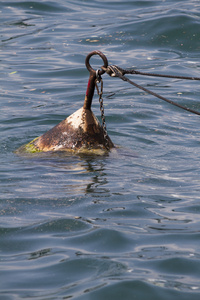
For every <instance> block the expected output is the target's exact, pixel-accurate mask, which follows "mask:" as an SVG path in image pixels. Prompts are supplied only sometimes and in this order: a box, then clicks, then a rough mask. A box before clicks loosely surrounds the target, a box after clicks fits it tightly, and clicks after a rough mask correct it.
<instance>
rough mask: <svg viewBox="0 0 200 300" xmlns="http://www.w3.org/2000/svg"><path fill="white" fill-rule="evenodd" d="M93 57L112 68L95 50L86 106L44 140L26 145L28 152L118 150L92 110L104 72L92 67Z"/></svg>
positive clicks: (51, 131)
mask: <svg viewBox="0 0 200 300" xmlns="http://www.w3.org/2000/svg"><path fill="white" fill-rule="evenodd" d="M93 55H99V56H100V57H101V58H102V60H103V62H104V65H103V67H104V68H107V66H108V61H107V58H106V56H105V55H104V54H103V53H101V52H100V51H97V50H96V51H92V52H91V53H89V54H88V56H87V57H86V60H85V64H86V67H87V69H88V71H89V72H90V76H89V80H88V86H87V90H86V94H85V100H84V104H83V107H82V108H80V109H79V110H77V111H76V112H74V113H73V114H72V115H70V116H69V117H67V118H66V119H65V120H63V121H61V122H60V123H59V124H57V125H56V126H55V127H53V128H52V129H50V130H49V131H47V132H45V133H44V134H43V135H41V136H40V137H37V138H35V139H34V140H32V141H31V142H29V143H28V144H26V145H24V146H22V147H23V149H24V150H25V151H26V152H29V153H33V152H48V151H72V152H79V153H81V152H83V153H84V152H87V153H88V152H89V151H91V152H94V153H95V150H103V151H109V150H110V149H111V148H113V147H114V144H113V143H112V141H111V139H110V137H109V136H108V135H107V132H105V129H104V128H103V126H102V125H101V124H100V122H99V121H98V119H97V118H96V116H95V115H94V114H93V112H92V110H91V105H92V99H93V95H94V90H95V83H96V80H98V78H97V76H101V75H102V74H103V73H104V71H103V70H98V71H96V70H94V69H93V68H92V67H91V65H90V63H89V59H90V58H91V56H93Z"/></svg>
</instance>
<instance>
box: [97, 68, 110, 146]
mask: <svg viewBox="0 0 200 300" xmlns="http://www.w3.org/2000/svg"><path fill="white" fill-rule="evenodd" d="M96 74H97V79H96V81H95V86H96V89H97V94H98V95H99V104H100V111H101V120H102V128H103V135H104V140H105V147H106V149H107V150H109V149H110V147H109V138H108V132H107V129H106V120H105V114H104V106H103V80H102V78H101V76H100V75H99V73H98V70H97V72H96ZM98 83H100V84H101V91H99V87H98Z"/></svg>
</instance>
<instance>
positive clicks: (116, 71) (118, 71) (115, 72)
mask: <svg viewBox="0 0 200 300" xmlns="http://www.w3.org/2000/svg"><path fill="white" fill-rule="evenodd" d="M102 69H103V70H104V71H105V72H106V73H107V74H108V75H110V76H111V77H119V78H120V79H122V80H123V81H127V82H129V83H130V84H132V85H134V86H135V87H137V88H139V89H141V90H143V91H145V92H147V93H149V94H151V95H153V96H155V97H157V98H159V99H161V100H164V101H166V102H168V103H170V104H172V105H175V106H177V107H179V108H182V109H184V110H186V111H188V112H191V113H193V114H196V115H199V116H200V112H198V111H196V110H194V109H190V108H188V107H185V106H182V105H180V104H178V103H176V102H174V101H172V100H169V99H167V98H165V97H163V96H160V95H159V94H157V93H155V92H152V91H150V90H149V89H147V88H145V87H143V86H141V85H139V84H137V83H135V82H133V81H132V80H130V79H129V78H127V77H126V76H124V74H139V75H147V76H157V77H168V78H178V79H187V80H200V78H199V77H188V76H174V75H162V74H154V73H144V72H139V71H135V70H133V69H132V70H124V69H122V68H120V67H118V66H115V65H112V66H108V67H107V68H104V67H102Z"/></svg>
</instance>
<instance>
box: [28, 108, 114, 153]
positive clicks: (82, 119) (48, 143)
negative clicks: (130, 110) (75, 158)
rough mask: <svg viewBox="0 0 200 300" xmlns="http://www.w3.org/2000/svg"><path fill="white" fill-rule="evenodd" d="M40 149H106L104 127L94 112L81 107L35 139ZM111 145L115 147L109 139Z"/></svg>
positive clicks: (35, 143) (35, 144)
mask: <svg viewBox="0 0 200 300" xmlns="http://www.w3.org/2000/svg"><path fill="white" fill-rule="evenodd" d="M33 144H34V146H35V147H36V149H38V151H44V152H46V151H59V150H67V149H69V150H70V149H71V150H78V149H81V148H83V149H84V148H87V149H98V148H100V149H106V148H105V139H104V134H103V128H102V126H101V125H100V123H99V121H98V119H97V118H96V117H95V115H94V114H93V112H92V111H91V110H89V109H85V108H81V109H79V110H78V111H76V112H75V113H73V114H72V115H71V116H69V117H68V118H66V119H65V120H63V121H62V122H60V123H59V124H58V125H56V126H55V127H53V128H52V129H50V130H49V131H47V132H46V133H44V134H43V135H42V136H40V137H39V138H38V139H36V140H35V141H33ZM109 147H110V148H112V147H114V145H113V143H112V141H111V140H110V139H109Z"/></svg>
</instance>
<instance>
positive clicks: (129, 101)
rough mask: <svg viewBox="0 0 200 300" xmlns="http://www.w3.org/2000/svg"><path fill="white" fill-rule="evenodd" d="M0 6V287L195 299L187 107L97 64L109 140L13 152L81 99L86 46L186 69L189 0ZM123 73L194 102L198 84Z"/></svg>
mask: <svg viewBox="0 0 200 300" xmlns="http://www.w3.org/2000/svg"><path fill="white" fill-rule="evenodd" d="M0 10H1V21H2V22H1V45H0V50H1V70H2V80H1V103H0V107H1V120H0V132H1V136H0V139H1V142H0V153H1V156H0V166H1V167H0V168H1V173H0V238H1V242H0V263H1V267H0V274H1V280H0V298H1V299H3V300H4V299H5V300H7V299H33V298H34V299H42V300H43V299H81V300H83V299H112V298H115V299H120V300H121V299H137V300H140V299H141V300H143V299H146V298H148V299H153V300H156V299H158V300H160V299H166V300H168V299H170V300H171V299H172V300H173V299H176V300H178V299H181V300H184V299H185V300H188V299H192V300H193V299H194V300H197V299H199V297H200V292H199V289H200V284H199V278H200V271H199V270H200V265H199V258H200V251H199V238H200V232H199V225H200V224H199V212H200V205H199V190H200V184H199V182H200V181H199V179H200V178H199V159H200V155H199V117H198V116H193V115H191V114H188V113H186V112H183V111H181V110H179V109H178V108H175V107H172V106H170V105H169V104H167V103H163V102H162V101H160V100H158V99H154V98H153V97H150V96H148V95H146V94H145V93H144V92H141V91H139V90H136V89H134V88H133V87H130V86H129V85H128V84H126V83H125V82H122V81H119V80H118V79H116V78H110V77H108V76H107V75H105V77H103V80H104V90H105V93H104V103H105V113H106V122H107V128H108V131H109V135H110V137H111V138H112V140H113V142H114V143H115V144H116V145H118V146H119V147H118V148H116V149H114V150H113V151H112V152H111V153H110V154H109V155H107V156H78V155H77V156H69V155H65V154H63V153H57V154H39V155H31V156H22V155H17V154H16V153H15V150H16V149H17V148H19V147H20V146H21V145H23V144H25V143H27V142H28V141H30V140H32V139H33V138H35V137H37V136H39V135H41V134H42V133H43V132H45V131H46V130H48V129H50V128H51V127H53V126H54V125H55V124H57V123H59V122H60V121H61V120H63V119H64V118H65V117H67V116H68V115H70V114H71V113H73V112H74V111H75V110H77V109H78V108H80V107H81V106H82V104H83V99H84V94H85V89H86V85H87V79H88V72H87V70H86V68H85V65H84V59H85V56H86V55H87V54H88V53H89V52H90V51H92V50H95V49H99V50H101V51H102V52H104V53H105V54H106V55H107V57H108V59H109V62H110V63H114V64H117V65H119V66H122V67H125V68H127V67H134V68H136V69H139V70H142V71H146V72H148V71H149V72H152V71H153V72H161V73H162V72H163V73H169V74H173V75H174V74H177V73H178V74H181V75H193V76H199V37H200V36H199V35H200V28H199V26H200V19H199V18H200V13H199V4H198V2H197V1H190V3H188V2H187V1H181V2H180V1H175V2H174V1H170V0H167V1H164V2H163V1H162V2H158V1H125V2H124V1H103V0H101V1H97V0H96V1H93V2H92V3H91V1H79V0H77V1H67V0H59V1H57V2H56V3H55V2H52V1H31V2H30V1H24V0H23V1H1V3H0ZM134 80H135V81H137V82H138V83H139V84H141V85H144V86H146V87H147V88H149V89H151V90H153V91H155V92H157V93H160V94H161V95H163V96H165V97H168V98H170V99H173V100H175V101H177V102H179V103H180V104H182V105H186V106H188V107H190V108H193V109H196V110H199V109H200V106H199V98H198V95H199V86H198V83H194V82H185V81H180V80H170V79H161V80H159V79H157V78H156V79H155V78H151V79H150V78H148V79H145V78H140V77H137V78H134ZM93 111H94V113H95V114H96V115H97V116H98V117H99V116H100V112H99V104H98V101H97V97H96V96H95V98H94V103H93Z"/></svg>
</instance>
